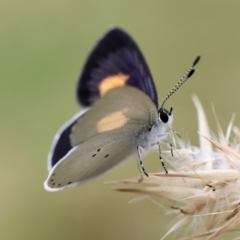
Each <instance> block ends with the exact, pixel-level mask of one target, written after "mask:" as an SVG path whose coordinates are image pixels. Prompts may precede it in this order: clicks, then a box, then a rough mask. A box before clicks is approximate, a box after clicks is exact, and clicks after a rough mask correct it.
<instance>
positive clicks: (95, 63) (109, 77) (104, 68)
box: [77, 28, 158, 106]
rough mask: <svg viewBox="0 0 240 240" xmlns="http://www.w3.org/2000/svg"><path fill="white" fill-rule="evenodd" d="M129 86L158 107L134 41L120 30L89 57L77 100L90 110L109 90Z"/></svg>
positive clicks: (109, 34) (106, 37) (105, 40)
mask: <svg viewBox="0 0 240 240" xmlns="http://www.w3.org/2000/svg"><path fill="white" fill-rule="evenodd" d="M125 85H130V86H134V87H136V88H138V89H139V90H141V91H143V92H144V93H145V94H147V95H148V96H149V97H150V98H151V99H152V101H153V102H154V103H155V104H156V106H158V97H157V92H156V88H155V85H154V82H153V79H152V77H151V73H150V71H149V68H148V66H147V63H146V61H145V59H144V57H143V55H142V53H141V51H140V49H139V48H138V46H137V44H136V43H135V42H134V40H133V39H132V38H131V37H130V36H129V35H128V34H127V33H126V32H124V31H123V30H121V29H118V28H114V29H112V30H110V31H109V32H108V33H107V34H106V35H105V36H104V37H103V38H102V39H101V40H100V41H99V42H98V43H97V45H96V47H95V48H94V49H93V51H92V53H91V54H90V55H89V57H88V59H87V61H86V63H85V66H84V68H83V71H82V73H81V75H80V77H79V79H78V83H77V99H78V102H79V103H80V104H81V105H83V106H91V105H92V104H93V103H94V102H95V101H96V100H97V99H98V98H100V97H102V96H103V95H104V94H105V93H106V92H107V91H109V90H110V89H112V88H115V87H119V86H125Z"/></svg>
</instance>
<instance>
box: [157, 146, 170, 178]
mask: <svg viewBox="0 0 240 240" xmlns="http://www.w3.org/2000/svg"><path fill="white" fill-rule="evenodd" d="M157 144H158V151H159V159H160V161H161V163H162V166H163V169H164V170H165V172H166V174H168V170H167V168H166V167H165V164H164V161H163V159H162V149H161V145H160V142H158V143H157ZM171 152H172V148H171Z"/></svg>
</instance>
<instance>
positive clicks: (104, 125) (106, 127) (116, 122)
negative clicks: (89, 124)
mask: <svg viewBox="0 0 240 240" xmlns="http://www.w3.org/2000/svg"><path fill="white" fill-rule="evenodd" d="M127 110H128V109H127V108H124V109H122V110H121V111H117V112H114V113H112V114H109V115H107V116H105V117H104V118H102V119H101V120H99V121H98V122H97V126H96V127H97V130H98V132H106V131H111V130H114V129H117V128H120V127H122V126H123V125H124V124H125V123H127V121H128V120H129V119H128V118H127V117H126V116H125V115H124V113H125V112H126V111H127Z"/></svg>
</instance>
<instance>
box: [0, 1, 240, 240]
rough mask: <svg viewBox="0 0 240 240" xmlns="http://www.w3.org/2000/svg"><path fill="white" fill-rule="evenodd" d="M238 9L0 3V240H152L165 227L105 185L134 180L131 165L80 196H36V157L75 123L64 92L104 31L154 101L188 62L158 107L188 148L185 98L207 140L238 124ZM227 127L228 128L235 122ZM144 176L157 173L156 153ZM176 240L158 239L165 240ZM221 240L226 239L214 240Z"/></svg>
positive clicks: (39, 166)
mask: <svg viewBox="0 0 240 240" xmlns="http://www.w3.org/2000/svg"><path fill="white" fill-rule="evenodd" d="M239 12H240V1H225V0H224V1H223V0H222V1H221V0H217V1H216V0H215V1H214V0H212V1H157V0H156V1H151V0H150V1H133V0H131V1H129V0H122V1H116V0H114V1H104V0H99V1H77V0H58V1H56V0H42V1H33V0H21V1H18V0H10V1H7V0H1V1H0V22H1V25H0V81H1V82H0V83H1V87H0V99H1V101H0V107H1V108H0V109H1V117H0V121H1V122H0V144H1V151H0V161H1V167H0V184H1V186H2V187H1V190H0V191H1V193H0V199H1V200H0V221H1V222H0V239H4V240H5V239H7V240H8V239H24V240H25V239H37V240H38V239H39V240H40V239H41V240H42V239H46V240H48V239H49V240H50V239H58V240H63V239H74V240H75V239H81V240H82V239H114V240H120V239H121V240H122V239H138V240H142V239H160V237H161V236H162V235H163V234H164V232H166V230H167V229H168V228H169V226H171V225H172V224H173V219H174V218H172V216H166V215H165V210H164V209H162V208H159V207H158V206H156V205H154V204H153V203H151V202H150V201H143V202H139V203H137V204H128V203H129V201H130V200H131V199H132V198H134V197H136V196H135V195H132V194H123V193H116V192H113V191H111V190H110V189H111V186H108V185H104V182H106V181H110V180H119V179H124V178H128V177H131V176H136V175H137V174H138V168H137V165H136V162H135V161H134V160H133V161H131V162H129V163H127V164H125V165H123V166H122V167H120V168H117V169H116V170H114V171H112V172H111V173H109V174H107V175H104V176H103V177H100V178H98V179H96V180H94V181H92V182H89V183H88V184H86V185H83V186H81V187H78V188H75V189H70V190H65V191H62V192H57V193H49V192H46V191H45V190H44V188H43V182H44V180H45V178H46V177H47V168H46V157H47V154H48V151H49V149H50V145H51V142H52V139H53V136H54V134H55V133H56V131H57V130H58V129H59V127H60V126H61V125H62V124H63V123H65V122H66V121H67V120H68V119H70V117H72V116H73V115H74V114H75V113H76V112H78V111H79V106H78V105H77V104H76V101H75V95H74V94H75V89H74V87H75V83H76V79H77V76H78V74H79V72H80V70H81V67H82V65H83V63H84V61H85V59H86V57H87V56H88V54H89V51H90V50H91V49H92V47H93V46H94V44H95V43H96V41H97V40H98V39H99V37H101V36H102V34H103V33H104V32H105V31H106V30H107V29H108V28H109V27H112V26H120V27H122V28H123V29H125V30H127V31H128V32H129V33H130V34H131V35H132V36H133V37H134V39H135V40H136V41H137V43H138V44H139V46H140V48H141V49H142V52H143V53H144V55H145V57H146V59H147V61H148V64H149V66H150V68H151V71H152V74H153V76H154V79H155V82H156V85H157V88H158V93H159V101H160V102H161V101H162V99H163V98H164V97H165V95H166V94H167V93H168V91H169V90H170V88H171V87H172V86H173V85H174V84H175V82H176V81H177V80H178V79H179V78H180V77H181V76H182V75H183V73H184V72H185V71H186V70H187V68H188V67H189V66H190V64H191V63H192V61H193V60H194V59H195V57H196V56H197V55H199V54H200V55H201V56H202V60H201V61H200V63H199V64H198V66H197V71H196V74H195V75H194V76H193V78H191V80H189V82H188V83H186V84H185V86H183V87H182V88H181V89H180V90H179V91H178V92H177V93H176V94H174V96H173V97H172V98H171V99H170V100H169V101H168V103H167V104H166V107H167V108H169V107H170V106H173V107H174V124H173V127H174V128H175V129H176V130H177V131H178V132H180V134H181V133H182V134H183V135H188V137H189V138H190V139H191V142H192V143H194V144H198V135H197V117H196V110H195V108H194V106H193V103H192V100H191V95H192V94H193V93H196V94H197V95H198V96H199V98H200V100H201V102H202V104H203V106H204V108H205V110H206V113H207V115H208V119H209V122H210V126H211V127H212V129H213V130H215V127H214V125H215V124H214V117H213V114H212V109H211V103H213V104H214V106H215V109H216V111H217V115H218V116H219V118H220V121H221V123H222V126H223V128H224V129H226V127H227V124H228V122H229V120H230V117H231V115H232V113H233V112H236V113H239V112H240V110H239V99H240V96H239V89H240V30H239V24H240V14H239ZM239 119H240V118H239V115H238V116H237V118H236V121H235V123H236V124H237V125H239V124H238V122H239ZM144 164H145V167H146V169H147V170H148V171H149V172H151V171H159V170H160V171H162V169H161V165H160V164H159V161H158V157H157V153H151V154H150V155H149V156H148V157H146V158H145V160H144ZM175 238H178V236H176V235H175V236H174V237H173V236H170V237H169V238H168V239H175ZM222 239H226V238H224V237H223V238H222Z"/></svg>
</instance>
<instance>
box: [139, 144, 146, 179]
mask: <svg viewBox="0 0 240 240" xmlns="http://www.w3.org/2000/svg"><path fill="white" fill-rule="evenodd" d="M140 150H141V147H140V146H137V153H138V168H139V171H140V173H141V175H140V181H142V180H143V174H145V175H146V176H147V177H148V174H147V173H146V171H145V168H144V166H143V162H142V158H141V153H140Z"/></svg>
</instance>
